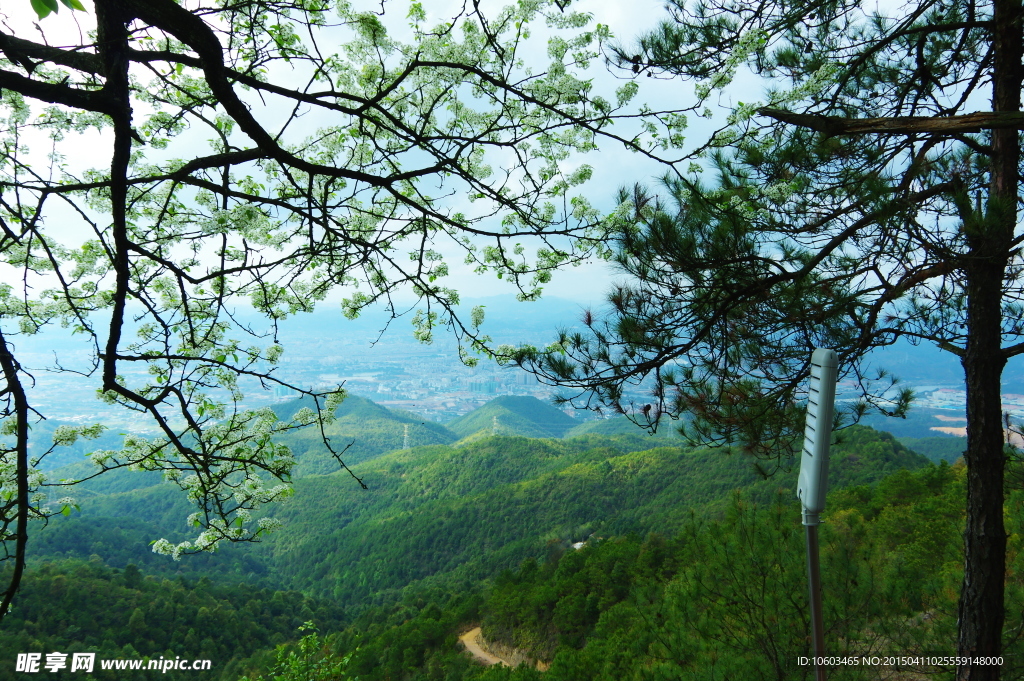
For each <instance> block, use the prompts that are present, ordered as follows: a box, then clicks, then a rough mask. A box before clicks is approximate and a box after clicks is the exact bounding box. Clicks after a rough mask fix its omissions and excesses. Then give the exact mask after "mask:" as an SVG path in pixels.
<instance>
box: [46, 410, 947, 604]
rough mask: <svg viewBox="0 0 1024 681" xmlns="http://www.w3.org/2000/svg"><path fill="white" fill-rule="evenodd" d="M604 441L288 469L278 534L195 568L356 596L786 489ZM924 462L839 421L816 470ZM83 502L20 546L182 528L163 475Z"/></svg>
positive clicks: (784, 474) (442, 451) (876, 469)
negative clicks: (151, 483) (738, 493)
mask: <svg viewBox="0 0 1024 681" xmlns="http://www.w3.org/2000/svg"><path fill="white" fill-rule="evenodd" d="M619 440H622V441H623V442H625V443H627V444H628V443H629V442H631V441H632V440H633V438H629V437H623V436H615V437H614V438H604V439H602V438H601V437H600V436H595V435H590V436H584V437H581V438H578V439H569V440H561V439H552V438H547V439H529V438H522V437H505V436H498V437H489V436H488V437H484V438H481V439H479V440H475V441H471V442H468V443H465V444H463V445H461V446H459V447H451V446H447V445H434V446H427V447H416V448H412V449H409V450H399V451H393V452H391V453H388V454H384V455H381V456H377V457H375V458H373V459H370V460H367V461H365V462H363V463H361V464H356V465H354V466H353V470H354V471H355V473H356V474H357V475H359V476H360V477H361V478H362V479H363V480H364V481H365V482H366V484H367V485H368V486H369V489H368V490H363V489H360V488H359V487H358V486H357V485H356V484H355V483H354V482H353V481H352V480H351V479H350V478H349V477H348V476H347V474H344V473H336V474H332V475H311V476H307V477H304V478H300V479H298V480H296V483H295V488H296V494H295V497H294V498H293V499H292V500H291V501H290V502H289V503H287V504H283V505H280V506H277V507H275V508H274V509H273V511H272V513H273V514H274V515H275V516H277V517H279V518H280V519H282V520H284V521H285V525H286V528H287V529H286V530H282V531H281V532H279V533H275V534H272V535H270V536H269V537H268V538H267V540H266V541H265V542H263V543H262V544H261V545H256V546H252V547H248V548H245V549H240V548H239V549H238V550H233V551H231V552H230V553H228V554H227V555H225V560H226V561H228V562H227V563H225V565H224V566H223V567H222V568H217V567H216V566H215V565H214V564H213V562H210V563H207V566H208V567H207V569H209V570H210V571H211V572H213V571H221V570H223V572H224V573H227V574H239V573H242V574H252V575H261V574H262V575H273V576H274V577H275V579H276V580H278V581H277V584H278V585H279V587H285V588H295V589H300V590H304V591H307V592H308V593H311V594H319V595H322V596H329V597H332V598H335V599H337V600H339V601H341V602H344V603H347V604H358V606H357V607H362V606H363V605H365V604H367V603H372V602H374V601H377V602H383V601H387V600H389V599H392V598H394V597H396V596H397V594H400V592H401V589H403V588H404V587H405V586H406V585H408V584H411V583H413V582H417V581H420V580H428V581H434V582H436V581H438V580H440V581H441V582H445V583H447V584H449V585H450V586H451V585H456V584H459V583H467V584H468V583H476V581H477V580H480V579H485V578H487V577H489V576H493V575H494V574H496V572H497V571H500V570H501V569H504V568H509V567H514V566H516V565H518V564H519V562H520V561H521V560H523V559H524V558H525V557H528V556H531V555H532V556H541V555H544V551H545V550H546V548H545V547H546V546H547V544H548V542H550V541H558V542H560V543H564V542H566V541H580V540H583V539H585V538H586V537H588V536H590V535H591V534H594V533H597V534H599V535H601V536H605V537H607V536H614V535H623V534H627V533H631V532H634V533H637V534H639V535H640V536H644V535H646V534H648V533H650V532H658V533H662V534H671V533H672V532H675V531H678V529H679V528H680V527H682V526H683V524H684V523H685V522H687V520H688V519H689V518H690V513H691V512H693V511H696V512H699V513H710V514H714V513H717V512H719V511H721V510H722V509H724V507H725V505H726V504H727V502H728V499H729V498H730V495H731V494H732V493H733V492H734V491H735V490H742V491H743V495H744V498H746V499H749V500H751V501H755V502H762V503H768V502H770V501H771V500H772V499H774V498H775V496H776V495H777V494H778V493H779V491H780V490H783V493H784V494H794V491H793V490H794V489H795V486H796V474H797V471H796V470H794V469H792V468H791V467H784V468H783V469H781V470H779V471H778V472H777V473H776V474H775V475H774V476H772V477H770V478H767V479H766V478H764V477H763V476H762V475H761V474H760V473H759V472H758V471H757V470H756V469H755V467H754V466H753V465H752V464H753V462H752V461H751V460H750V459H749V458H747V457H744V456H742V455H739V454H731V455H730V454H726V453H724V452H723V451H722V450H713V449H685V448H679V447H666V446H661V447H657V448H655V449H647V450H645V451H630V449H629V448H626V449H623V448H621V447H620V446H618V441H619ZM925 465H927V460H926V459H924V457H921V456H919V455H917V454H915V453H913V452H911V451H910V450H908V449H906V448H905V447H903V446H902V445H901V444H900V443H899V442H897V441H896V440H895V438H893V437H892V436H891V435H889V434H888V433H879V432H876V431H873V430H871V429H869V428H863V427H853V428H850V429H847V430H845V431H844V432H843V436H842V442H841V443H840V444H837V445H836V446H835V447H834V448H833V452H832V457H831V465H830V481H831V485H832V486H833V487H848V486H851V485H864V484H870V483H873V482H875V481H877V480H879V479H881V478H883V477H884V476H886V475H888V474H889V473H892V472H894V471H896V470H899V469H901V468H909V469H914V468H920V467H922V466H925ZM86 501H87V503H83V506H82V508H83V512H84V513H83V515H82V516H79V514H77V513H75V514H72V517H71V518H70V519H64V518H56V519H54V520H52V521H51V527H48V528H46V529H45V530H43V531H42V532H40V534H39V537H38V538H37V540H35V541H36V543H35V544H34V545H35V546H37V547H39V549H43V550H47V551H55V552H58V553H60V554H61V555H68V553H69V552H70V553H71V555H74V556H79V557H88V555H89V554H91V553H96V554H97V555H100V556H101V557H103V558H105V559H108V557H107V555H105V554H107V553H110V554H111V556H110V557H111V558H113V557H114V555H115V554H116V559H117V561H118V562H122V563H126V562H127V561H129V560H134V561H135V562H136V563H137V564H140V565H142V564H146V565H147V566H148V569H150V570H155V569H159V566H158V561H160V560H164V559H162V558H160V557H157V558H156V560H155V561H154V559H153V557H152V555H151V554H149V547H148V546H147V545H145V544H142V543H141V542H139V536H140V535H142V534H149V536H150V538H151V539H155V538H157V537H159V536H167V537H168V538H169V539H171V540H172V541H180V531H179V528H180V530H184V529H185V528H184V526H183V524H182V519H183V518H184V517H185V515H187V513H188V509H187V508H186V506H185V502H184V497H183V495H182V494H181V493H180V492H179V491H176V490H173V489H169V488H167V487H165V486H157V487H150V488H147V489H142V490H135V491H131V492H125V493H121V494H116V495H108V496H104V497H95V498H91V499H88V500H86ZM119 517H121V518H134V519H138V521H137V522H134V524H128V525H125V530H124V535H123V536H122V535H121V534H120V533H121V532H122V530H120V529H119V525H118V523H117V522H114V521H105V522H95V523H94V522H93V520H94V519H99V518H119ZM65 526H66V527H65ZM72 526H73V527H72ZM129 527H130V528H132V529H131V530H130V531H129V530H128V528H129ZM147 528H148V531H147ZM129 542H134V543H136V544H139V545H138V546H136V547H135V552H136V553H138V554H139V556H138V558H133V557H132V551H131V550H126V549H129V547H128V546H127V544H128V543H129ZM233 548H238V547H233ZM85 552H88V553H85ZM82 554H84V555H82ZM142 554H149V555H148V556H143V555H142ZM242 554H244V556H245V560H244V561H242V560H241V558H242ZM165 562H166V561H165ZM164 569H167V570H173V569H174V566H173V565H172V564H170V563H166V565H165V568H164ZM452 588H455V587H454V586H453V587H452Z"/></svg>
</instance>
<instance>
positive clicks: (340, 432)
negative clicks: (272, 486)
mask: <svg viewBox="0 0 1024 681" xmlns="http://www.w3.org/2000/svg"><path fill="white" fill-rule="evenodd" d="M312 406H313V404H312V401H311V400H308V399H303V400H294V401H292V402H286V403H284V404H280V405H277V406H275V407H274V411H275V412H277V414H278V416H279V417H280V418H282V419H289V418H291V416H292V415H293V414H294V413H295V412H297V411H298V410H299V409H301V408H302V407H312ZM406 432H408V435H409V446H410V447H416V446H420V445H432V444H445V443H449V442H454V441H455V440H457V439H458V438H459V436H457V435H455V434H454V433H452V432H451V431H450V430H449V429H447V428H445V427H444V426H442V425H440V424H438V423H434V422H433V421H429V420H427V419H424V418H421V417H418V416H416V415H415V414H409V413H407V412H400V411H392V410H390V409H386V408H385V407H382V406H380V405H379V404H376V403H375V402H371V401H370V400H367V399H365V398H362V397H356V396H355V395H349V396H348V397H346V398H345V401H344V402H342V403H341V405H340V406H339V407H338V409H337V411H335V420H334V422H333V423H331V424H330V425H328V426H326V427H325V428H324V433H325V434H326V435H327V436H328V437H329V438H331V446H332V447H334V449H335V450H336V451H339V452H340V451H341V450H343V449H344V448H345V447H348V450H347V451H346V452H345V453H344V456H343V460H344V462H345V463H346V464H347V465H349V466H351V465H353V464H357V463H359V462H361V461H366V460H368V459H372V458H373V457H375V456H379V455H380V454H383V453H385V452H390V451H394V450H396V449H401V448H402V446H403V445H404V443H405V434H406ZM280 441H281V442H282V443H283V444H286V445H288V446H289V447H290V448H291V450H292V453H293V454H294V455H295V458H296V459H297V461H298V464H297V465H296V469H295V471H294V475H295V476H304V475H323V474H325V473H333V472H334V471H336V470H338V462H337V461H335V459H334V457H332V456H331V455H330V453H329V452H328V451H327V449H326V448H325V447H324V445H323V441H322V440H321V437H320V432H319V430H317V429H315V428H305V429H303V430H300V431H296V432H293V433H289V434H287V435H284V436H282V437H281V438H280Z"/></svg>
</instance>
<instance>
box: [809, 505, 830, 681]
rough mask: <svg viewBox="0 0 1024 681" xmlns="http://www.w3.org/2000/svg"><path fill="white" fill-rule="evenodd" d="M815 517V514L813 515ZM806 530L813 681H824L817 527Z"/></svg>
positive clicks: (812, 526)
mask: <svg viewBox="0 0 1024 681" xmlns="http://www.w3.org/2000/svg"><path fill="white" fill-rule="evenodd" d="M815 515H816V514H815ZM804 527H805V528H807V583H808V584H809V586H810V596H811V636H812V637H813V638H814V679H815V681H825V666H824V665H823V664H821V660H822V658H823V657H824V656H825V626H824V624H823V623H822V617H821V567H820V565H819V564H818V525H817V524H813V525H808V524H805V525H804Z"/></svg>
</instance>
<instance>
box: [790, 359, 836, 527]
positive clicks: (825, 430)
mask: <svg viewBox="0 0 1024 681" xmlns="http://www.w3.org/2000/svg"><path fill="white" fill-rule="evenodd" d="M838 369H839V361H838V358H837V357H836V353H835V351H833V350H825V349H822V348H818V349H817V350H815V351H814V354H813V355H811V379H810V386H809V389H808V396H807V425H806V426H805V428H804V451H803V455H802V456H801V458H800V480H799V482H798V483H797V488H796V495H797V497H799V498H800V503H801V504H802V505H803V507H804V525H817V524H818V514H819V513H821V512H822V511H823V510H825V492H826V491H827V488H828V449H829V444H830V443H831V441H832V415H833V413H834V412H835V400H836V374H837V373H838Z"/></svg>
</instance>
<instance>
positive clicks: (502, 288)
mask: <svg viewBox="0 0 1024 681" xmlns="http://www.w3.org/2000/svg"><path fill="white" fill-rule="evenodd" d="M84 4H85V5H86V7H87V8H88V13H81V12H78V13H72V12H69V11H68V10H67V9H66V8H63V7H62V9H61V11H60V12H59V13H58V14H57V15H51V16H49V17H47V18H46V19H45V20H43V21H36V18H35V15H34V13H33V12H32V11H31V8H30V4H29V1H28V0H6V1H5V2H4V7H3V9H2V10H0V13H2V14H6V15H7V17H8V21H7V26H8V29H9V30H13V31H14V32H15V34H16V35H21V36H24V37H26V38H28V39H33V40H40V36H41V34H45V38H46V41H47V42H49V43H50V44H54V45H60V44H75V43H78V42H79V41H80V40H81V38H80V35H81V33H82V32H83V31H85V30H89V29H90V28H91V26H92V17H93V16H94V14H93V11H94V10H93V7H92V3H91V2H89V0H85V3H84ZM363 4H365V5H366V7H367V9H374V8H378V9H379V7H380V2H379V0H378V1H377V2H368V3H367V2H361V1H360V0H356V1H355V2H353V5H354V6H356V7H359V6H360V5H363ZM423 4H424V6H425V7H426V9H427V11H428V15H429V18H428V24H430V23H434V22H435V21H438V20H441V19H442V18H450V17H451V16H453V15H454V13H455V12H454V11H453V9H454V8H457V7H461V6H462V3H461V2H459V3H457V4H455V3H449V2H444V3H442V2H437V1H435V0H428V1H427V2H424V3H423ZM491 4H493V5H498V4H506V3H505V2H501V3H498V2H495V3H491ZM446 6H447V8H448V9H447V10H446V9H445V8H446ZM385 8H386V10H387V12H388V14H392V13H393V16H395V17H397V18H398V19H400V20H401V22H405V21H406V20H405V13H406V11H407V9H408V3H407V2H406V1H405V0H398V1H395V2H392V1H390V0H389V1H388V2H387V3H386V4H385ZM573 8H574V9H576V10H578V11H585V12H590V13H593V14H594V17H595V21H597V22H599V23H602V24H605V25H608V26H609V27H610V28H611V30H612V32H613V33H614V34H615V37H616V38H617V39H619V40H621V41H623V42H624V43H626V44H629V43H631V42H632V41H633V39H634V38H635V37H636V36H638V35H639V34H641V33H643V32H645V31H647V30H650V29H651V28H653V27H654V26H655V25H656V24H657V22H658V21H660V20H661V19H662V18H664V17H666V13H665V10H664V6H663V3H662V2H660V1H658V0H630V1H629V2H623V1H622V0H581V1H580V2H577V3H575V4H574V5H573ZM387 16H388V15H387V14H386V15H385V19H386V18H387ZM401 22H399V24H398V25H401ZM538 28H540V26H539V27H538ZM546 59H547V58H546V55H544V54H543V53H540V54H538V59H537V68H538V69H540V68H543V66H544V65H545V64H546ZM590 75H592V76H593V77H594V79H595V87H594V91H595V92H604V93H606V96H607V97H608V98H610V99H614V94H613V93H614V90H615V89H616V88H617V87H619V86H620V85H621V84H622V83H623V82H624V81H623V80H622V78H623V76H624V75H625V74H622V73H618V74H617V76H616V75H613V74H610V73H608V71H607V69H606V68H605V66H604V64H603V63H600V62H598V61H595V63H594V65H593V66H592V68H591V74H590ZM638 81H639V84H640V86H641V91H640V94H639V95H638V96H637V97H636V99H635V100H634V101H635V102H636V103H638V104H639V103H646V104H648V105H650V106H651V107H652V108H674V107H677V106H680V104H681V103H683V102H684V101H685V102H687V103H688V102H689V101H692V95H691V92H692V86H691V85H683V84H681V83H678V82H672V81H662V80H657V79H650V78H640V79H638ZM723 103H726V102H723ZM257 113H258V114H259V113H264V112H257ZM264 115H265V113H264ZM701 123H705V126H701ZM706 123H707V122H706V121H703V120H702V119H699V118H698V119H696V120H693V119H692V118H691V129H690V139H693V140H698V139H702V138H703V136H704V134H703V133H702V127H704V128H705V129H706V128H707V125H706ZM201 136H202V138H203V139H205V138H206V137H208V136H209V135H208V133H205V132H203V133H202V135H201ZM187 139H188V137H187V134H186V135H183V136H182V137H181V138H180V139H179V141H177V142H176V143H175V145H172V147H173V156H176V157H179V158H180V157H185V156H187V154H185V153H182V146H181V145H182V144H187ZM68 140H74V142H68V143H65V144H64V145H62V147H61V148H60V151H61V152H62V153H64V154H65V155H66V156H67V157H68V159H67V160H68V164H69V165H70V166H71V167H80V168H85V167H96V166H100V167H102V161H101V159H105V158H106V157H107V156H108V155H109V153H110V147H109V140H104V139H103V138H102V137H101V136H100V135H99V134H96V133H91V134H90V135H86V136H83V137H80V138H77V139H76V138H73V137H69V138H68ZM600 144H601V148H600V150H599V151H597V152H592V153H590V154H587V155H585V156H582V157H580V158H579V159H570V161H569V165H570V166H571V165H575V164H577V163H581V162H584V163H588V164H589V165H591V166H592V167H593V168H594V175H593V179H592V180H591V181H589V182H588V183H587V184H586V185H584V187H583V189H582V190H581V191H582V192H583V193H584V194H585V195H586V196H587V197H588V198H589V200H590V201H591V202H592V203H593V204H594V205H595V206H597V207H598V208H600V209H601V210H603V211H609V210H611V209H612V208H614V203H615V202H614V197H615V194H616V191H617V190H618V188H619V187H621V186H624V185H632V184H633V183H635V182H638V181H639V182H651V181H653V180H654V179H655V178H656V177H657V176H659V175H661V174H663V173H664V172H665V168H664V166H660V165H658V164H656V163H653V162H651V161H649V160H646V159H643V158H642V157H640V156H638V155H636V154H633V153H631V152H628V151H625V150H624V149H622V148H621V146H619V145H618V144H617V143H612V142H610V141H608V140H604V141H602V142H601V143H600ZM38 146H40V147H42V146H43V145H38ZM46 146H47V147H48V145H46ZM46 151H47V152H48V151H49V149H48V148H46ZM156 153H157V154H159V153H160V152H156ZM49 222H50V225H49V226H50V228H51V229H52V228H54V227H56V228H58V229H59V228H60V226H61V224H62V223H64V222H67V224H69V225H71V224H73V223H77V220H74V219H73V216H72V215H71V214H70V212H69V213H68V214H66V215H62V214H61V213H60V212H59V211H58V212H55V213H54V214H53V216H52V218H51V219H50V221H49ZM61 238H64V237H63V236H62V237H61ZM66 238H67V239H68V241H69V242H74V241H77V240H79V239H81V238H84V236H83V232H82V230H81V229H80V228H76V229H74V230H73V231H72V230H69V231H68V232H67V237H66ZM450 267H451V276H450V277H449V278H448V279H449V281H448V285H449V286H452V287H454V288H456V289H458V290H461V291H466V294H467V295H472V296H474V297H477V296H490V295H496V294H501V293H509V292H512V291H513V288H512V287H511V286H510V285H509V284H508V283H507V282H504V281H499V280H497V279H496V278H495V277H494V275H484V276H479V275H475V274H473V273H472V272H471V268H470V267H469V266H466V265H464V264H462V260H461V258H452V259H451V262H450ZM5 274H6V275H7V277H5V276H4V275H5ZM13 274H14V273H13V272H12V271H10V270H8V272H6V273H5V272H3V271H2V270H0V278H5V279H6V278H8V277H10V276H11V275H13ZM611 276H612V272H611V271H610V270H609V268H608V266H607V265H606V264H604V263H600V262H592V263H589V264H585V265H583V266H581V267H577V268H569V269H567V270H566V271H564V272H561V273H558V274H557V275H556V276H555V277H554V280H553V281H552V283H551V284H549V285H548V286H547V287H546V292H548V293H549V294H551V295H556V296H559V297H562V298H570V299H573V300H577V301H579V302H581V303H598V302H600V300H602V299H603V293H604V291H606V290H607V288H608V282H609V279H610V277H611ZM340 297H341V296H340V295H339V296H338V298H340Z"/></svg>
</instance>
